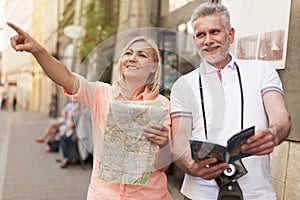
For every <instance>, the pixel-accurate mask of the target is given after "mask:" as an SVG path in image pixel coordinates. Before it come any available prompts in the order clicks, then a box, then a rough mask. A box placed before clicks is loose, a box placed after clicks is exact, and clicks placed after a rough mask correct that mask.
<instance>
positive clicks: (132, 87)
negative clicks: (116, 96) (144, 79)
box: [122, 82, 146, 100]
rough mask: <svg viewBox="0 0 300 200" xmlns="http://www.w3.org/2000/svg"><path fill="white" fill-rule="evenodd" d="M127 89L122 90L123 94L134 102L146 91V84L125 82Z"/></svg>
mask: <svg viewBox="0 0 300 200" xmlns="http://www.w3.org/2000/svg"><path fill="white" fill-rule="evenodd" d="M124 86H125V88H122V91H123V94H124V95H125V97H126V98H127V99H128V100H132V99H134V98H135V97H137V96H138V95H139V94H141V93H142V92H143V91H144V90H145V87H146V86H145V84H144V83H143V84H139V83H133V82H125V85H124Z"/></svg>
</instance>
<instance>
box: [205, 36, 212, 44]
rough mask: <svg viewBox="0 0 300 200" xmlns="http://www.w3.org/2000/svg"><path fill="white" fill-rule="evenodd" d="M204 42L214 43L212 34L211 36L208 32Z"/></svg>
mask: <svg viewBox="0 0 300 200" xmlns="http://www.w3.org/2000/svg"><path fill="white" fill-rule="evenodd" d="M204 43H205V44H206V45H209V44H211V43H213V38H212V36H211V35H210V34H207V35H206V36H205V39H204Z"/></svg>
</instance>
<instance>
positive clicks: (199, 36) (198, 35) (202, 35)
mask: <svg viewBox="0 0 300 200" xmlns="http://www.w3.org/2000/svg"><path fill="white" fill-rule="evenodd" d="M196 37H197V38H202V37H204V33H198V34H197V35H196Z"/></svg>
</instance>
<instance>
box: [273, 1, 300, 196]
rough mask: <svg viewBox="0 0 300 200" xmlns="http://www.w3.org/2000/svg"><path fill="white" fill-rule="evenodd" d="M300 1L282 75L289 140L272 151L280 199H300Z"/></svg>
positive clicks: (295, 6)
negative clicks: (290, 123)
mask: <svg viewBox="0 0 300 200" xmlns="http://www.w3.org/2000/svg"><path fill="white" fill-rule="evenodd" d="M299 10H300V0H292V2H291V15H290V24H289V38H288V48H287V61H286V69H284V70H280V71H279V75H280V77H281V79H282V82H283V87H284V90H285V100H286V103H287V107H288V110H289V111H290V114H291V118H292V130H291V134H290V137H289V140H287V141H285V142H283V143H282V144H281V145H279V146H278V147H277V148H276V149H275V151H274V152H273V153H272V154H271V166H272V178H273V179H272V181H273V186H274V188H275V190H276V193H277V199H278V200H284V199H291V200H294V199H300V173H299V169H300V156H299V155H300V100H299V99H300V87H299V86H300V78H299V77H300V51H299V47H300V38H299V32H300V26H299V24H300V12H299Z"/></svg>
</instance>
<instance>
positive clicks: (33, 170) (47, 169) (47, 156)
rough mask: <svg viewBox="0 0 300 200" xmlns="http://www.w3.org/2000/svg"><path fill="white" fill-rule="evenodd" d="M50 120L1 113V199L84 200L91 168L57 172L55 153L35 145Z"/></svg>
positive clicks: (23, 113) (41, 116) (24, 113)
mask: <svg viewBox="0 0 300 200" xmlns="http://www.w3.org/2000/svg"><path fill="white" fill-rule="evenodd" d="M50 120H51V118H48V117H47V116H46V115H45V114H41V113H37V112H28V111H17V112H13V111H0V127H1V129H0V186H1V187H0V199H1V197H2V199H3V200H16V199H20V200H21V199H22V200H46V199H47V200H48V199H49V200H54V199H55V200H77V199H78V200H83V199H85V198H86V192H87V187H88V184H89V179H90V173H91V168H90V167H87V168H85V169H83V168H82V166H80V165H73V166H70V167H68V168H67V169H60V167H59V164H58V163H56V162H55V157H56V156H60V154H58V153H46V152H45V147H46V145H45V144H38V143H36V142H35V138H37V137H38V136H40V135H41V134H42V133H43V131H44V129H45V128H46V126H47V124H48V122H49V121H50Z"/></svg>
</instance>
